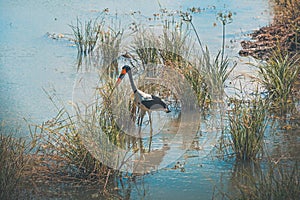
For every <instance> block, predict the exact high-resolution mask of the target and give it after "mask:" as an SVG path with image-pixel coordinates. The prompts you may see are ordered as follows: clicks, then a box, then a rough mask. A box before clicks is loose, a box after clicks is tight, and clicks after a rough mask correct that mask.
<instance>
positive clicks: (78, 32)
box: [70, 18, 102, 56]
mask: <svg viewBox="0 0 300 200" xmlns="http://www.w3.org/2000/svg"><path fill="white" fill-rule="evenodd" d="M101 24H102V23H98V21H97V19H96V20H88V21H87V22H84V23H82V22H81V21H80V19H79V18H77V21H76V25H70V27H71V29H72V31H73V35H74V37H75V38H74V42H75V44H76V47H77V50H78V56H82V55H87V54H89V53H90V52H92V51H93V50H94V48H95V45H96V42H97V40H98V37H99V33H100V31H99V30H100V29H101Z"/></svg>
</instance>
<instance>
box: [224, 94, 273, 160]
mask: <svg viewBox="0 0 300 200" xmlns="http://www.w3.org/2000/svg"><path fill="white" fill-rule="evenodd" d="M232 106H233V108H232V110H230V111H229V114H228V120H229V126H228V130H227V131H228V133H229V135H230V137H231V148H232V150H233V152H234V154H235V156H236V159H238V160H252V159H253V160H254V159H256V158H257V157H258V155H259V153H260V152H262V148H263V137H264V132H265V129H266V127H267V123H268V119H267V114H266V110H267V104H266V103H265V101H263V100H262V99H254V100H250V101H248V102H244V101H241V100H233V104H232Z"/></svg>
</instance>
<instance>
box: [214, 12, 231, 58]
mask: <svg viewBox="0 0 300 200" xmlns="http://www.w3.org/2000/svg"><path fill="white" fill-rule="evenodd" d="M217 19H218V20H220V22H221V23H222V49H221V63H222V62H223V59H224V53H225V28H226V25H227V24H230V23H232V12H230V11H229V12H219V13H218V16H217Z"/></svg>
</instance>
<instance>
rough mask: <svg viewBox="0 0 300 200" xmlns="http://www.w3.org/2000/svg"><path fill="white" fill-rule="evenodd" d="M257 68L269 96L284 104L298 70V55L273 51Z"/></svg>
mask: <svg viewBox="0 0 300 200" xmlns="http://www.w3.org/2000/svg"><path fill="white" fill-rule="evenodd" d="M257 68H258V73H259V81H260V83H261V84H262V85H263V86H264V87H265V88H266V90H267V91H268V92H269V93H270V98H271V99H274V100H276V101H277V102H281V103H282V105H284V104H285V103H286V102H287V100H288V98H289V97H291V92H292V89H293V84H294V82H295V80H296V79H297V76H298V74H299V71H300V65H299V57H298V56H297V55H295V56H292V57H291V56H290V55H289V54H288V53H282V52H280V51H275V52H274V53H273V56H272V57H271V58H270V59H269V60H268V61H267V62H266V63H263V64H260V65H258V66H257Z"/></svg>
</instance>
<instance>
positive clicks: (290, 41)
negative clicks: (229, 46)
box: [239, 0, 300, 60]
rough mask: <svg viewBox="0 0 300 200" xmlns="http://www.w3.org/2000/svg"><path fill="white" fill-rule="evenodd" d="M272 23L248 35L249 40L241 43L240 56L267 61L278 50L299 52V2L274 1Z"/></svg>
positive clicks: (296, 0)
mask: <svg viewBox="0 0 300 200" xmlns="http://www.w3.org/2000/svg"><path fill="white" fill-rule="evenodd" d="M273 9H274V19H273V22H272V23H271V24H270V25H269V26H266V27H262V28H260V29H259V30H256V31H254V32H253V33H252V34H250V37H251V40H249V41H242V42H241V46H242V49H241V50H240V51H239V55H241V56H252V57H254V58H256V59H262V60H267V59H268V58H269V57H270V56H271V54H272V52H273V51H274V50H276V48H279V49H280V50H281V51H283V52H284V51H287V52H289V53H291V54H296V53H298V52H299V50H300V1H299V0H287V1H281V0H276V1H275V3H274V6H273Z"/></svg>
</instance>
